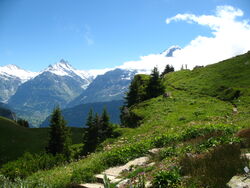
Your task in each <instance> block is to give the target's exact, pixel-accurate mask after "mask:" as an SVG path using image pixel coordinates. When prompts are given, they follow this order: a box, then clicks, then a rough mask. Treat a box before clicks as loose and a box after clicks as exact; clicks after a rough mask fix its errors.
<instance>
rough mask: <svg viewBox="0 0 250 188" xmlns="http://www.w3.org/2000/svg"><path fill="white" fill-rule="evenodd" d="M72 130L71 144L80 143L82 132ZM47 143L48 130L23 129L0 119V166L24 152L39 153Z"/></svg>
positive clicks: (2, 118)
mask: <svg viewBox="0 0 250 188" xmlns="http://www.w3.org/2000/svg"><path fill="white" fill-rule="evenodd" d="M79 130H80V129H79V128H72V135H73V143H74V144H76V143H80V142H81V137H82V135H81V134H82V132H81V131H79ZM47 141H48V128H24V127H21V126H19V125H17V124H16V123H15V122H14V121H12V120H9V119H7V118H4V117H0V143H1V145H0V164H1V163H4V162H7V161H10V160H14V159H16V158H17V157H19V156H21V155H22V154H23V153H24V152H31V153H37V152H41V151H42V150H43V149H44V148H45V145H46V143H47Z"/></svg>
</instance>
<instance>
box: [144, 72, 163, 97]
mask: <svg viewBox="0 0 250 188" xmlns="http://www.w3.org/2000/svg"><path fill="white" fill-rule="evenodd" d="M164 91H165V88H164V85H163V84H162V81H161V78H160V76H159V71H158V69H157V68H156V67H155V68H154V69H153V70H152V73H151V76H150V79H149V83H148V86H147V88H146V93H147V99H151V98H154V97H158V96H159V95H162V94H163V93H164Z"/></svg>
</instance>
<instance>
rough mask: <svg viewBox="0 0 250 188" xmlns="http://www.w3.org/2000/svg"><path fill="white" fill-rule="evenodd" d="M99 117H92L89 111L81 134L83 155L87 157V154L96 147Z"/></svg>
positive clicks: (91, 111) (91, 112)
mask: <svg viewBox="0 0 250 188" xmlns="http://www.w3.org/2000/svg"><path fill="white" fill-rule="evenodd" d="M99 125H100V122H99V117H98V115H97V114H96V115H95V117H94V115H93V110H92V109H91V110H90V111H89V115H88V118H87V123H86V128H84V133H83V154H84V155H87V154H88V153H89V152H93V151H94V150H95V149H96V146H97V145H98V131H99Z"/></svg>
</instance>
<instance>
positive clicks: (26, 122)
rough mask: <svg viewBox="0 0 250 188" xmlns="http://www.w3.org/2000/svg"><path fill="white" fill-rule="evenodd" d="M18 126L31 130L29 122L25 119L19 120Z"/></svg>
mask: <svg viewBox="0 0 250 188" xmlns="http://www.w3.org/2000/svg"><path fill="white" fill-rule="evenodd" d="M17 124H18V125H20V126H22V127H26V128H29V122H28V121H26V120H25V119H21V118H20V119H18V120H17Z"/></svg>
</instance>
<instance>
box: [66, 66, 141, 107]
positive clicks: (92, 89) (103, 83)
mask: <svg viewBox="0 0 250 188" xmlns="http://www.w3.org/2000/svg"><path fill="white" fill-rule="evenodd" d="M137 73H138V71H137V70H125V69H115V70H111V71H108V72H106V73H105V74H104V75H99V76H97V77H96V79H95V80H94V81H93V82H92V83H91V84H90V85H89V86H88V88H87V89H86V90H84V91H83V92H82V93H81V95H79V96H78V97H77V98H75V99H74V100H73V101H72V102H70V103H69V105H68V107H72V106H76V105H79V104H84V103H93V102H106V101H112V100H122V99H123V97H124V94H125V92H126V91H127V89H128V86H129V84H130V82H131V80H132V79H133V77H134V75H135V74H137Z"/></svg>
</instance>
